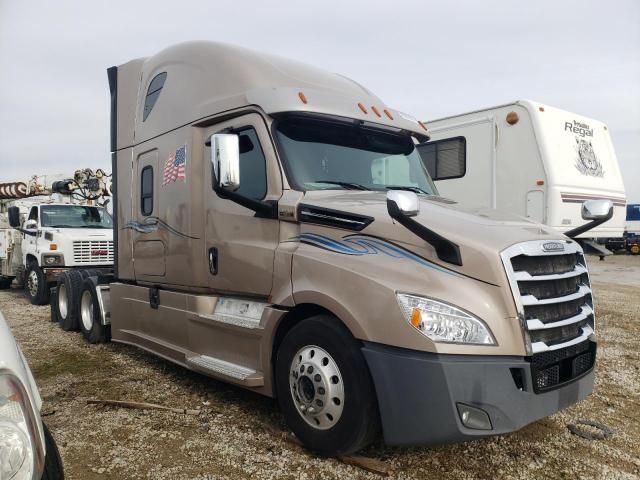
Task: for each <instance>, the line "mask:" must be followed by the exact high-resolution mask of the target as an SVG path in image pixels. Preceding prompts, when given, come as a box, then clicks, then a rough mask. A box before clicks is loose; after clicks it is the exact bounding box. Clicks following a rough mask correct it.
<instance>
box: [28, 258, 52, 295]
mask: <svg viewBox="0 0 640 480" xmlns="http://www.w3.org/2000/svg"><path fill="white" fill-rule="evenodd" d="M24 291H25V293H26V294H27V298H28V299H29V301H30V302H31V303H32V304H33V305H45V304H47V303H48V302H49V285H48V284H47V277H46V275H45V274H44V271H43V270H42V269H41V268H40V267H39V266H38V264H37V263H32V264H31V265H29V267H28V268H27V272H26V275H25V280H24Z"/></svg>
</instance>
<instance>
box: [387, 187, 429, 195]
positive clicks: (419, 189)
mask: <svg viewBox="0 0 640 480" xmlns="http://www.w3.org/2000/svg"><path fill="white" fill-rule="evenodd" d="M386 188H387V190H406V191H408V192H414V193H424V194H425V195H431V194H430V193H429V192H427V191H426V190H423V189H421V188H420V187H410V186H407V185H387V186H386Z"/></svg>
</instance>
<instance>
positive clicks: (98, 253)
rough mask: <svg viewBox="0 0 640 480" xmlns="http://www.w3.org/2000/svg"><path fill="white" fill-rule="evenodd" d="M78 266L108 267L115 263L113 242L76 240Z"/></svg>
mask: <svg viewBox="0 0 640 480" xmlns="http://www.w3.org/2000/svg"><path fill="white" fill-rule="evenodd" d="M73 261H74V262H75V263H76V264H91V265H107V264H111V263H113V241H112V240H76V241H74V242H73Z"/></svg>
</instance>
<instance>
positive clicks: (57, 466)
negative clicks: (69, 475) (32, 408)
mask: <svg viewBox="0 0 640 480" xmlns="http://www.w3.org/2000/svg"><path fill="white" fill-rule="evenodd" d="M42 427H43V428H44V442H45V451H46V454H45V457H44V471H43V472H42V480H63V479H64V468H63V466H62V459H61V458H60V452H59V451H58V446H57V445H56V441H55V440H54V438H53V436H52V435H51V432H50V431H49V429H48V428H47V426H46V425H45V424H44V422H43V423H42Z"/></svg>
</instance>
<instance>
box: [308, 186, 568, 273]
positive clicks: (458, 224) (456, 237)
mask: <svg viewBox="0 0 640 480" xmlns="http://www.w3.org/2000/svg"><path fill="white" fill-rule="evenodd" d="M419 198H420V212H419V213H418V215H416V216H415V217H412V218H413V219H414V220H415V221H417V222H419V223H421V224H422V225H424V226H425V227H427V228H429V229H431V230H433V231H434V232H436V233H438V234H439V235H441V236H442V237H445V238H446V239H448V240H450V241H452V242H454V243H455V244H457V245H458V246H459V248H460V253H461V257H462V266H458V265H453V264H451V263H448V262H444V261H442V260H440V259H439V258H438V256H437V254H436V252H435V250H434V248H433V247H432V246H431V245H429V244H428V243H427V242H425V241H424V240H422V239H421V238H420V237H418V236H417V235H415V234H414V233H412V232H410V231H409V230H408V229H406V228H405V227H404V226H402V225H400V224H399V223H398V222H396V221H395V220H393V219H392V218H391V217H390V216H389V213H388V211H387V199H386V193H385V192H370V191H369V192H358V191H336V190H315V191H308V192H306V193H305V196H304V198H303V199H302V203H303V204H305V205H309V206H314V207H317V208H326V209H329V210H334V211H340V212H345V213H351V214H356V215H363V216H368V217H372V218H373V221H372V222H371V223H369V224H368V225H367V226H366V227H365V228H364V229H363V230H361V231H360V232H358V233H359V234H360V235H370V236H375V237H380V238H382V239H384V240H387V241H389V242H393V243H397V244H399V245H400V246H402V247H403V248H406V249H408V250H410V251H412V252H413V253H415V254H417V255H420V256H422V257H424V258H425V259H427V260H429V261H431V262H433V263H436V264H438V265H440V266H442V267H444V268H447V269H449V270H454V271H456V272H458V273H461V274H463V275H465V276H469V277H472V278H475V279H478V280H481V281H483V282H488V283H491V284H494V285H502V284H503V283H504V282H505V281H506V278H505V275H504V269H503V267H502V262H501V260H500V252H502V251H503V250H504V249H506V248H507V247H509V246H511V245H513V244H515V243H519V242H524V241H529V240H551V239H558V240H565V241H566V240H568V239H567V237H564V236H563V235H562V234H561V233H559V232H557V231H555V230H553V229H551V228H549V227H546V226H545V225H541V224H538V223H535V222H531V221H529V220H527V219H525V218H521V217H518V216H515V215H512V214H508V213H504V212H501V211H498V210H491V209H486V208H473V207H469V206H464V205H461V204H458V203H456V202H454V201H452V200H448V199H445V198H442V197H435V196H419ZM309 227H310V226H309ZM309 227H303V228H302V230H303V232H304V230H305V228H309ZM331 230H332V232H331V233H329V232H327V235H328V236H331V237H332V238H334V239H340V238H341V237H345V236H347V235H350V234H353V233H354V232H351V231H348V230H345V229H338V228H332V229H331Z"/></svg>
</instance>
